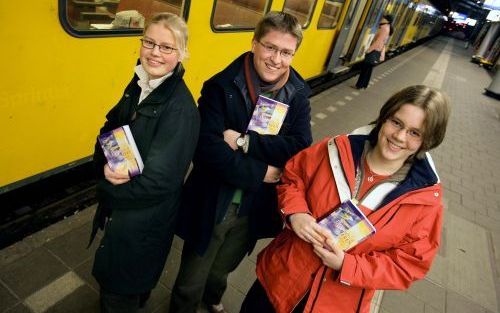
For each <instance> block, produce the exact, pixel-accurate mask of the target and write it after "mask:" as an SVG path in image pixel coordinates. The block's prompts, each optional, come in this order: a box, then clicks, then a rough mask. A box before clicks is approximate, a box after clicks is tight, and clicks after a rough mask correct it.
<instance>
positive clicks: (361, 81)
mask: <svg viewBox="0 0 500 313" xmlns="http://www.w3.org/2000/svg"><path fill="white" fill-rule="evenodd" d="M372 72H373V65H371V64H368V63H366V62H362V63H361V72H360V73H359V78H358V82H357V83H356V87H357V88H366V87H368V84H369V83H370V78H371V76H372Z"/></svg>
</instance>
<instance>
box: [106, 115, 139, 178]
mask: <svg viewBox="0 0 500 313" xmlns="http://www.w3.org/2000/svg"><path fill="white" fill-rule="evenodd" d="M98 139H99V143H100V144H101V147H102V150H103V152H104V155H105V156H106V159H107V160H108V165H109V167H110V168H111V170H113V172H118V173H123V174H128V175H129V176H130V177H134V176H136V175H139V174H141V173H142V170H143V169H144V163H143V162H142V158H141V155H140V154H139V150H138V149H137V145H136V144H135V140H134V137H133V136H132V132H131V131H130V127H129V126H128V125H124V126H121V127H118V128H116V129H113V130H112V131H110V132H107V133H104V134H102V135H100V136H99V137H98Z"/></svg>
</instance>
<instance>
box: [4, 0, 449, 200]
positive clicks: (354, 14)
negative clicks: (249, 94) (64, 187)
mask: <svg viewBox="0 0 500 313" xmlns="http://www.w3.org/2000/svg"><path fill="white" fill-rule="evenodd" d="M269 10H283V11H286V12H289V13H291V14H294V15H295V16H297V18H298V19H299V21H300V22H301V24H302V25H303V28H304V41H303V43H302V46H301V47H300V49H299V51H298V53H297V54H296V56H295V57H294V60H293V66H294V67H295V68H296V69H297V70H298V71H299V72H300V74H301V75H302V76H303V77H305V78H306V79H313V78H317V77H319V76H321V75H324V74H327V73H330V74H332V73H333V74H334V75H336V74H337V73H342V72H343V71H345V70H349V69H351V68H352V66H353V65H354V64H355V63H356V62H359V61H361V60H362V58H363V55H364V52H365V50H366V48H367V47H368V45H369V42H370V41H371V38H372V37H373V35H374V34H375V32H376V29H377V25H378V20H379V18H380V16H381V15H382V14H383V13H384V12H386V13H387V12H389V13H392V14H394V15H395V17H396V33H395V35H394V36H393V37H392V39H391V42H390V48H391V49H393V50H394V49H398V48H400V47H402V46H405V45H407V44H410V43H413V42H415V41H417V40H419V39H422V38H425V37H428V36H431V35H434V34H435V32H436V30H438V29H439V26H440V19H441V18H440V15H439V12H437V11H435V10H431V9H430V5H429V4H428V3H427V2H426V1H418V0H360V1H355V0H274V1H272V0H215V1H190V0H59V1H58V2H56V1H53V0H38V1H21V2H14V1H3V2H2V3H1V4H0V18H1V20H2V21H3V22H4V24H3V25H4V27H2V28H1V29H0V36H1V38H2V39H3V42H4V45H3V47H4V48H3V49H2V50H1V52H0V55H1V57H2V59H3V60H4V65H3V68H4V75H3V80H2V81H3V83H2V88H1V89H0V110H1V115H0V125H1V126H0V127H1V134H2V143H3V144H2V148H1V149H2V151H1V152H2V153H0V172H1V173H2V174H1V175H0V194H3V193H6V192H8V191H10V190H13V189H16V188H18V187H20V186H24V185H26V184H29V183H32V182H34V181H39V180H40V179H42V178H44V177H47V176H51V175H53V174H55V173H59V172H62V171H65V170H67V169H69V168H72V167H75V166H78V165H80V164H83V163H88V162H89V161H91V154H92V150H93V146H94V142H95V136H96V134H97V131H98V129H99V127H100V126H101V125H102V123H103V121H104V116H105V113H106V112H107V111H108V110H109V109H110V108H111V106H112V105H114V104H115V102H116V101H117V100H118V99H119V98H120V96H121V92H122V90H123V88H124V86H125V85H126V84H127V82H128V81H129V79H130V75H131V70H132V68H133V66H134V65H135V63H136V61H137V59H138V56H139V39H140V38H141V34H142V29H141V27H142V25H143V23H144V19H147V18H148V17H150V16H151V15H152V14H154V13H156V12H161V11H168V12H173V13H175V14H178V15H180V16H183V17H184V18H185V19H186V20H187V23H188V27H189V45H188V49H189V52H190V57H189V58H188V59H187V61H186V62H185V67H186V77H185V79H186V82H187V84H188V86H189V88H190V89H191V91H192V93H193V95H194V96H195V98H196V97H197V96H198V95H199V92H200V89H201V86H202V84H203V82H204V81H205V80H206V79H208V78H209V77H210V76H212V75H213V74H214V73H216V72H218V71H219V70H221V69H222V68H224V67H225V66H226V65H227V64H228V63H229V62H230V61H231V60H232V59H234V58H235V57H236V56H238V55H239V54H241V53H242V52H243V51H246V50H248V49H250V47H251V39H252V34H253V27H254V26H255V24H256V22H257V21H258V20H259V19H260V18H261V17H262V16H263V15H264V14H265V13H266V12H268V11H269ZM16 12H17V13H16Z"/></svg>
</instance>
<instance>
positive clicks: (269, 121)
mask: <svg viewBox="0 0 500 313" xmlns="http://www.w3.org/2000/svg"><path fill="white" fill-rule="evenodd" d="M287 112H288V105H286V104H284V103H282V102H279V101H276V100H273V99H270V98H267V97H264V96H262V95H261V96H259V99H257V104H256V105H255V109H254V110H253V114H252V119H251V120H250V123H249V124H248V128H247V131H248V130H253V131H255V132H257V133H259V134H261V135H277V134H278V132H279V131H280V128H281V126H282V125H283V121H284V120H285V116H286V113H287Z"/></svg>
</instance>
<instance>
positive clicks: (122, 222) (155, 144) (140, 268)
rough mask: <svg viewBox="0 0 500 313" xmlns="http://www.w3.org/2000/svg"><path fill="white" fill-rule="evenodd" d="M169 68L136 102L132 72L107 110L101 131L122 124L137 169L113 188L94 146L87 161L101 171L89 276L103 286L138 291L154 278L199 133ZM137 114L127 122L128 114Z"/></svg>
mask: <svg viewBox="0 0 500 313" xmlns="http://www.w3.org/2000/svg"><path fill="white" fill-rule="evenodd" d="M183 73H184V70H183V69H182V66H181V64H180V63H179V64H178V65H177V67H176V69H175V70H174V74H173V75H172V76H170V77H169V78H167V79H166V80H165V81H164V82H163V83H162V84H160V85H159V86H158V87H157V88H155V89H154V90H153V92H152V93H151V94H150V95H148V96H147V97H146V98H145V99H144V100H143V101H142V102H141V103H140V105H137V102H138V99H139V95H140V93H141V89H140V87H139V86H138V85H137V80H138V77H137V75H134V78H133V79H132V81H131V82H130V83H129V85H128V86H127V88H126V89H125V92H124V94H123V96H122V98H121V100H120V101H119V103H118V104H117V105H116V106H115V107H114V108H113V109H112V110H111V111H110V112H109V113H108V115H107V116H106V118H107V121H106V123H105V125H104V127H103V128H102V129H101V132H100V133H101V134H102V133H104V132H106V131H109V130H112V129H114V128H116V127H119V126H122V125H125V124H129V125H130V129H131V131H132V134H133V136H134V139H135V142H136V144H137V147H138V149H139V152H140V154H141V157H142V159H143V161H144V171H143V173H142V174H141V175H139V176H136V177H134V178H132V179H131V180H130V181H129V182H127V183H125V184H121V185H116V186H113V185H112V184H111V183H109V182H108V181H107V180H105V179H104V177H103V167H104V164H105V162H106V161H105V158H104V155H103V153H102V149H101V148H100V147H99V146H98V145H96V149H95V153H94V162H95V163H96V168H97V170H98V174H99V175H100V176H101V178H100V179H99V182H98V185H97V192H98V200H99V208H98V210H97V212H96V217H95V219H94V227H97V226H100V227H101V228H102V226H103V220H104V218H105V217H106V216H107V217H109V219H108V222H107V223H106V231H105V234H104V237H103V238H102V240H101V243H100V245H99V247H98V249H97V251H96V256H95V262H94V267H93V270H92V273H93V275H94V276H95V278H96V279H97V281H98V282H99V284H100V285H101V288H104V289H105V290H107V291H108V292H112V293H117V294H125V295H126V294H141V293H145V292H147V291H149V290H151V289H152V288H153V287H154V286H155V285H156V283H157V281H158V279H159V277H160V275H161V273H162V269H163V266H164V264H165V260H166V258H167V255H168V252H169V250H170V245H171V242H172V238H173V234H174V231H175V222H176V216H177V211H178V208H179V205H180V198H181V190H182V184H183V180H184V176H185V174H186V172H187V169H188V167H189V164H190V162H191V159H192V156H193V154H194V150H195V148H196V142H197V139H198V134H199V123H200V118H199V114H198V110H197V109H196V104H195V102H194V99H193V97H192V96H191V93H190V92H189V90H188V88H187V86H186V84H185V83H184V81H183V79H182V76H183ZM134 111H136V117H135V119H133V120H132V116H133V114H134V113H133V112H134Z"/></svg>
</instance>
